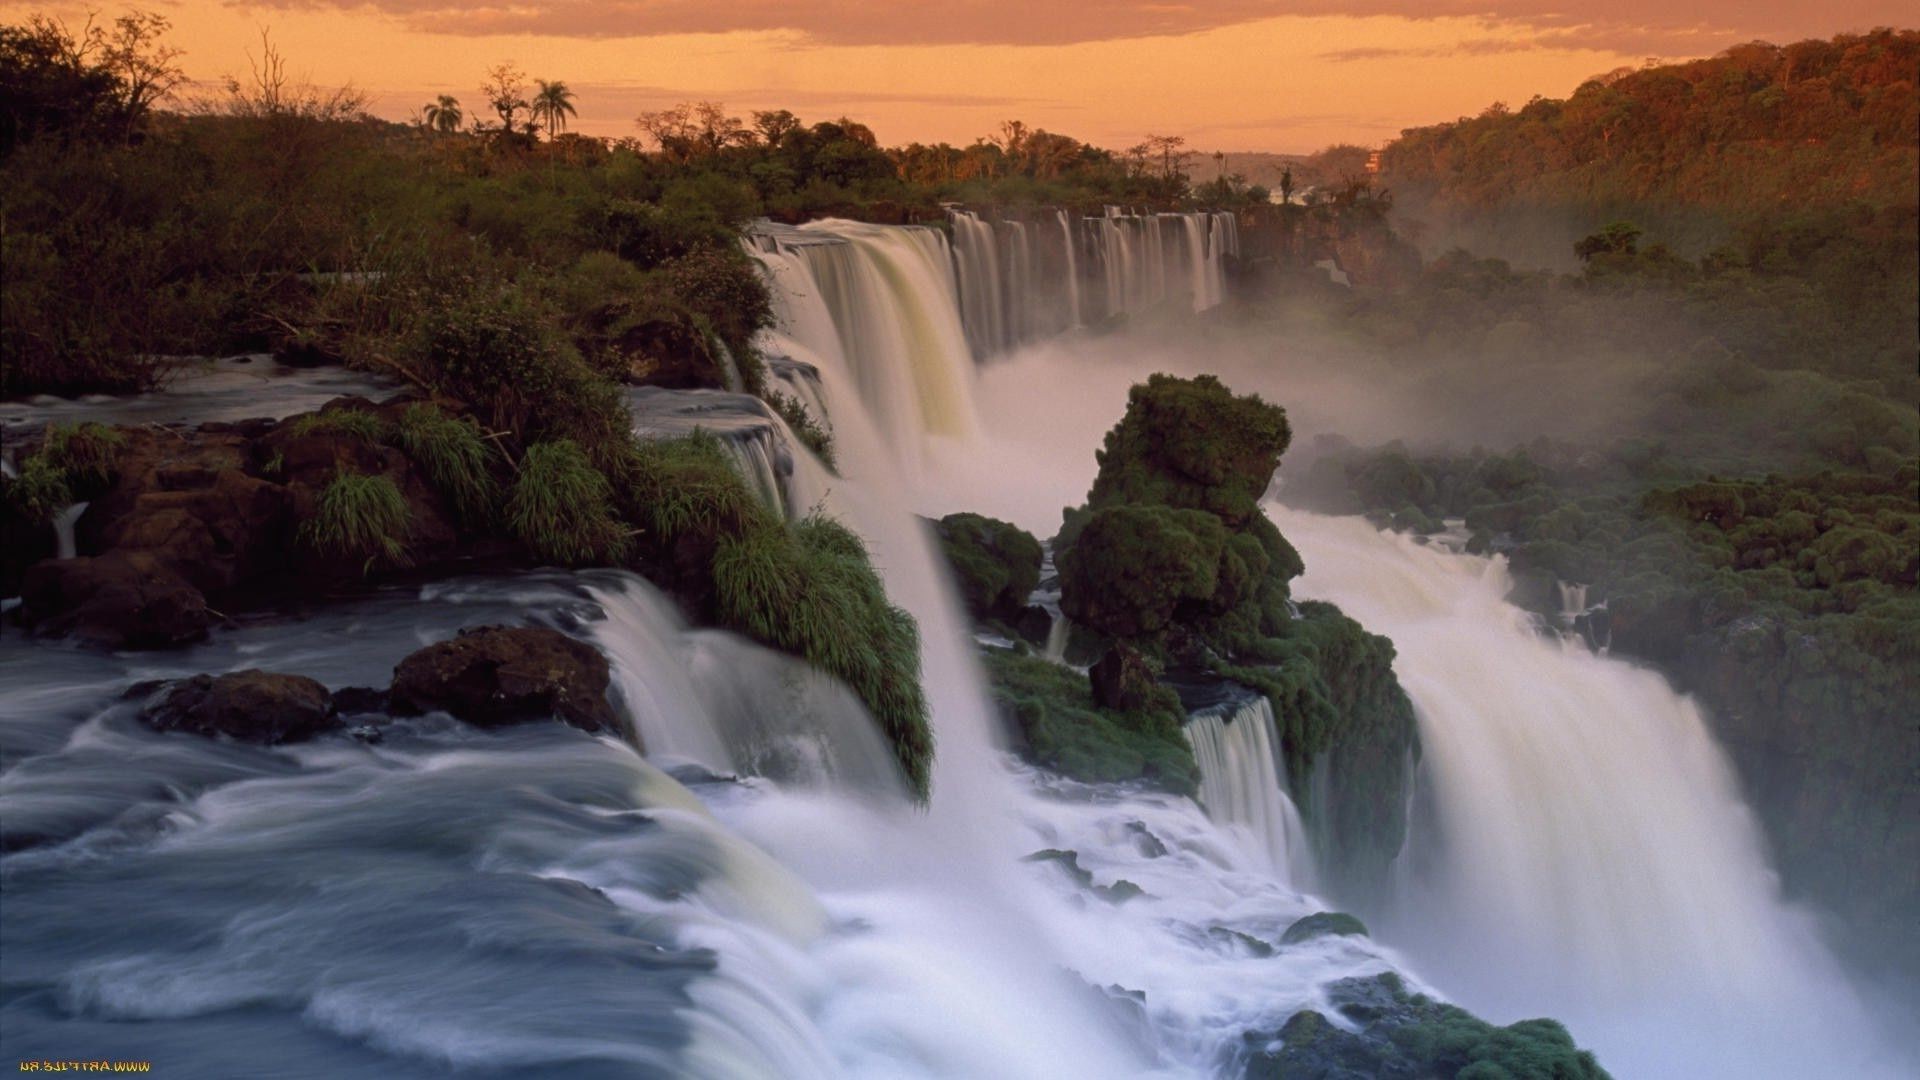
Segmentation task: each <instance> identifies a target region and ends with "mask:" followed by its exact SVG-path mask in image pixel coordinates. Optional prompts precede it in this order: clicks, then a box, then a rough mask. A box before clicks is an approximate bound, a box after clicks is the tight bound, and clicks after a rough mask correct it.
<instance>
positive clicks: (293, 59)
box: [0, 0, 1920, 153]
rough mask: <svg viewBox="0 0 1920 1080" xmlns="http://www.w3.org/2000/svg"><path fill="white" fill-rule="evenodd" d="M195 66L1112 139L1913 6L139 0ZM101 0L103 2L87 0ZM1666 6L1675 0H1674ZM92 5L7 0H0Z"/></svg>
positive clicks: (1230, 132) (1381, 102) (1429, 101)
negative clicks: (499, 75)
mask: <svg viewBox="0 0 1920 1080" xmlns="http://www.w3.org/2000/svg"><path fill="white" fill-rule="evenodd" d="M137 6H140V7H143V8H145V9H147V10H151V11H155V12H158V13H160V14H162V15H164V16H165V17H166V18H168V19H169V20H171V22H172V24H173V31H172V33H171V35H170V39H171V40H172V41H173V43H174V44H176V45H178V46H179V47H180V48H182V49H184V50H185V53H184V55H183V56H182V57H181V63H182V64H183V66H184V67H185V68H186V71H187V73H188V75H189V76H190V77H191V78H193V79H194V80H196V81H197V82H198V83H199V84H200V85H201V86H203V87H205V88H209V89H210V88H212V87H216V86H218V85H220V83H221V80H223V79H224V78H225V77H227V76H239V77H241V78H243V79H244V78H245V77H246V76H247V73H248V70H249V62H250V61H249V57H250V56H251V57H253V58H258V57H259V56H260V54H261V44H260V38H261V34H262V32H266V33H268V34H270V35H271V39H272V41H273V43H274V46H275V47H276V48H277V49H278V50H279V52H280V54H281V55H282V57H284V58H285V60H286V62H287V66H288V70H289V71H290V72H291V73H293V74H294V75H296V76H297V77H301V78H304V79H307V80H310V81H311V82H312V83H313V84H315V85H318V86H326V87H333V86H339V85H343V84H351V85H352V86H354V87H356V88H357V89H359V90H361V91H363V92H365V93H366V94H367V95H368V97H369V100H370V103H371V111H373V112H375V113H376V114H378V115H381V116H385V117H389V118H392V119H405V118H407V117H408V116H409V115H410V114H411V113H412V112H413V111H414V110H416V109H417V108H418V107H419V106H420V105H421V104H422V103H424V102H426V101H429V100H431V99H433V98H434V97H435V96H436V95H439V94H452V95H454V96H455V97H457V98H459V99H461V101H462V102H463V104H464V105H465V106H466V107H467V108H468V109H469V111H471V109H472V108H473V107H474V106H478V105H480V104H481V100H482V99H481V97H480V93H479V86H480V83H481V81H482V80H483V78H484V76H485V73H486V71H487V69H488V68H490V67H492V66H493V65H495V64H497V63H499V62H501V61H512V62H514V63H515V64H516V65H517V66H518V67H519V68H520V69H522V70H523V71H524V72H525V73H526V74H527V75H528V76H529V77H536V76H537V77H540V78H546V79H561V80H564V81H565V82H566V83H567V84H568V85H569V86H570V87H572V88H573V90H574V92H575V95H576V100H577V103H578V108H579V117H578V118H577V119H576V120H575V121H574V124H573V128H574V130H576V131H581V132H584V133H587V134H590V135H610V136H620V135H633V134H636V133H637V129H636V128H635V126H634V122H633V121H634V117H636V116H637V115H638V114H639V113H641V112H643V111H646V110H651V109H660V108H664V107H668V106H671V105H673V104H675V103H677V102H681V101H692V100H712V101H719V102H722V103H724V104H725V105H727V106H728V107H729V111H731V112H734V113H736V114H737V115H741V116H745V115H746V114H747V113H749V112H750V111H752V110H754V109H768V108H786V109H790V110H792V111H793V112H794V113H796V114H798V115H799V116H800V117H801V118H802V119H804V120H807V121H814V120H823V119H832V118H835V117H838V116H842V115H846V116H851V117H852V118H854V119H856V120H860V121H862V122H864V123H866V124H868V125H869V126H871V127H872V128H873V129H874V131H875V132H876V133H877V134H878V135H879V137H880V139H881V141H882V142H883V143H886V144H890V145H891V144H899V143H906V142H913V141H920V142H939V141H945V142H951V143H954V144H956V145H965V144H967V143H970V142H972V141H973V140H974V139H975V138H978V137H980V136H984V135H987V134H989V133H991V132H993V131H995V130H996V129H997V128H998V126H999V124H1000V123H1001V122H1002V121H1004V120H1010V119H1019V120H1023V121H1025V122H1026V123H1027V124H1028V125H1029V126H1031V127H1041V128H1045V129H1047V130H1049V131H1056V132H1060V133H1063V134H1067V135H1071V136H1074V137H1076V138H1079V139H1082V140H1085V141H1088V142H1092V143H1095V144H1097V145H1102V146H1108V147H1115V148H1121V147H1126V146H1130V145H1133V144H1134V143H1137V142H1139V141H1141V139H1142V138H1144V137H1145V136H1146V135H1148V134H1164V135H1184V136H1185V137H1186V138H1187V140H1188V145H1189V146H1190V147H1192V148H1194V149H1197V150H1202V151H1205V152H1212V151H1214V150H1227V151H1278V152H1291V153H1304V152H1310V151H1313V150H1317V149H1320V148H1322V147H1325V146H1328V145H1330V144H1333V143H1336V142H1355V143H1361V144H1364V145H1377V144H1379V143H1381V142H1384V141H1386V140H1387V139H1390V138H1392V137H1393V136H1395V135H1397V134H1398V133H1399V132H1400V131H1401V130H1402V129H1403V128H1408V127H1414V126H1418V125H1421V124H1431V123H1438V122H1442V121H1447V120H1452V119H1455V118H1457V117H1460V116H1466V115H1473V114H1476V113H1479V112H1480V111H1481V110H1482V109H1484V108H1485V107H1486V106H1487V105H1489V104H1490V103H1492V102H1495V101H1504V102H1506V103H1508V104H1510V105H1514V106H1518V105H1520V104H1522V103H1524V102H1525V101H1526V100H1527V99H1528V98H1530V97H1533V96H1534V95H1536V94H1538V95H1543V96H1547V97H1564V96H1566V95H1567V94H1568V93H1570V92H1571V91H1572V90H1573V89H1574V88H1575V87H1576V86H1578V85H1579V84H1580V83H1581V82H1582V81H1583V80H1584V79H1586V78H1588V77H1589V76H1592V75H1597V74H1600V73H1602V72H1606V71H1610V70H1613V69H1615V68H1618V67H1621V66H1623V65H1629V64H1631V65H1639V64H1641V63H1644V62H1645V61H1646V60H1647V59H1649V58H1654V57H1658V58H1662V59H1678V58H1685V57H1695V56H1706V55H1710V54H1712V53H1715V52H1718V51H1720V50H1721V49H1724V48H1726V47H1727V46H1729V45H1734V44H1738V43H1741V42H1746V41H1752V40H1756V39H1765V40H1770V41H1776V42H1785V41H1791V40H1796V39H1799V38H1803V37H1828V36H1831V35H1833V34H1835V33H1838V32H1841V31H1845V30H1860V29H1867V28H1869V27H1872V26H1876V25H1898V24H1901V23H1906V24H1912V23H1914V22H1916V21H1920V20H1915V19H1914V17H1913V15H1912V9H1911V8H1910V7H1908V6H1907V4H1906V3H1893V2H1887V0H1830V2H1827V3H1821V4H1809V3H1806V2H1805V0H1696V2H1694V3H1692V4H1675V3H1673V2H1672V0H1599V2H1589V3H1586V4H1582V5H1580V6H1579V7H1578V8H1577V9H1576V8H1575V7H1573V6H1572V0H1189V2H1185V3H1182V2H1179V0H1082V2H1079V3H1063V2H1050V0H944V2H934V3H928V2H923V0H899V2H894V3H884V2H882V3H872V2H861V0H480V2H479V3H471V4H459V3H453V2H450V0H265V2H261V0H141V2H140V3H139V4H138V5H137ZM91 8H92V10H95V11H97V12H99V13H100V17H111V16H112V15H114V14H117V13H118V11H119V10H120V9H119V8H117V7H115V6H113V5H112V4H111V3H96V4H94V5H91ZM1683 8H1684V10H1681V9H1683ZM88 10H89V6H87V5H73V4H67V3H62V2H57V0H56V2H47V3H28V4H22V3H17V2H14V0H0V18H4V19H5V20H6V21H9V22H12V21H17V20H19V19H21V18H23V17H24V16H25V15H27V14H28V13H33V12H37V13H44V14H48V15H53V16H56V17H60V18H64V19H66V20H67V21H68V22H69V23H74V24H77V23H79V22H83V21H84V20H85V19H86V17H87V12H88Z"/></svg>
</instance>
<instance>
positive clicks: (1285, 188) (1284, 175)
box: [1280, 165, 1293, 204]
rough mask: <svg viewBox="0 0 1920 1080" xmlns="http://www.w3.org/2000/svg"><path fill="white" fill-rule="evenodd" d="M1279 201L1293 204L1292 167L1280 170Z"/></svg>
mask: <svg viewBox="0 0 1920 1080" xmlns="http://www.w3.org/2000/svg"><path fill="white" fill-rule="evenodd" d="M1280 201H1281V202H1283V203H1289V204H1290V203H1292V202H1293V166H1291V165H1289V166H1287V167H1286V168H1284V169H1281V170H1280Z"/></svg>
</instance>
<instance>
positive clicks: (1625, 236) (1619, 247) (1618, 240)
mask: <svg viewBox="0 0 1920 1080" xmlns="http://www.w3.org/2000/svg"><path fill="white" fill-rule="evenodd" d="M1639 250H1640V227H1639V226H1637V225H1635V224H1633V223H1632V222H1627V221H1616V222H1613V223H1612V224H1610V225H1608V226H1606V227H1605V228H1603V229H1601V230H1600V231H1599V232H1597V233H1594V234H1592V235H1590V236H1587V237H1584V238H1583V239H1581V240H1580V242H1578V243H1576V244H1574V245H1573V253H1574V254H1576V255H1578V256H1580V261H1581V262H1592V261H1593V260H1594V258H1595V257H1597V256H1602V255H1634V254H1637V253H1638V252H1639Z"/></svg>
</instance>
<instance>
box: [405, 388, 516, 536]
mask: <svg viewBox="0 0 1920 1080" xmlns="http://www.w3.org/2000/svg"><path fill="white" fill-rule="evenodd" d="M396 435H397V439H398V441H399V443H400V448H401V449H402V450H404V451H406V454H407V456H408V457H410V458H412V459H413V460H414V462H415V463H416V464H418V465H419V466H420V467H421V468H423V469H425V470H426V472H427V476H428V477H429V478H430V479H431V480H432V481H433V484H434V486H435V487H437V488H439V489H440V492H441V494H443V495H445V496H446V497H447V499H448V500H449V501H450V502H452V503H453V505H454V508H455V509H457V510H458V511H459V512H460V517H461V518H462V519H463V520H464V521H466V522H467V523H468V524H470V525H474V524H481V523H484V522H486V521H488V520H490V519H491V518H492V517H493V515H494V511H495V507H496V505H497V504H498V502H499V498H500V485H499V484H497V483H495V482H494V479H493V473H492V465H493V462H494V458H495V453H494V449H493V444H492V443H490V442H488V441H487V439H486V438H485V437H483V436H482V435H481V434H480V428H479V426H478V425H477V424H475V423H474V422H473V421H472V420H471V419H470V418H464V417H463V418H461V419H455V418H453V417H451V416H448V415H447V414H446V413H445V412H444V411H442V410H441V409H440V408H439V407H438V406H435V405H413V406H409V407H408V408H407V411H406V412H404V413H402V414H401V416H400V424H399V427H398V428H397V429H396Z"/></svg>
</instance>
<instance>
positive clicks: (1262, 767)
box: [1185, 696, 1315, 888]
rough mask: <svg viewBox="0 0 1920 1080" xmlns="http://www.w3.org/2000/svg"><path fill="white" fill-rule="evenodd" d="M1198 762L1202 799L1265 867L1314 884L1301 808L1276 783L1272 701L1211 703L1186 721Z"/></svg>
mask: <svg viewBox="0 0 1920 1080" xmlns="http://www.w3.org/2000/svg"><path fill="white" fill-rule="evenodd" d="M1185 730H1186V736H1187V742H1188V743H1190V744H1192V746H1193V758H1194V761H1195V762H1196V763H1197V764H1199V766H1200V805H1201V806H1204V807H1206V810H1207V815H1208V816H1209V817H1211V818H1213V819H1214V820H1215V821H1217V822H1220V823H1221V824H1222V825H1225V826H1227V827H1228V828H1229V829H1230V830H1232V831H1234V832H1236V833H1240V834H1243V836H1244V840H1245V842H1246V845H1247V847H1248V849H1249V850H1250V851H1252V852H1253V853H1254V855H1255V857H1256V858H1258V859H1260V860H1262V861H1263V863H1264V865H1265V866H1266V867H1267V869H1268V870H1269V871H1270V872H1272V873H1273V874H1275V875H1276V876H1278V877H1279V878H1280V879H1281V880H1284V881H1290V882H1293V883H1294V884H1295V885H1297V886H1299V887H1300V888H1312V887H1313V885H1314V877H1315V875H1314V870H1313V850H1312V848H1311V847H1310V846H1309V843H1308V840H1307V830H1306V826H1305V825H1304V824H1302V823H1301V821H1300V811H1299V810H1298V809H1296V808H1295V807H1294V805H1293V800H1292V799H1290V798H1288V797H1287V793H1286V792H1285V791H1284V790H1282V789H1281V787H1280V774H1281V761H1280V736H1279V733H1278V732H1277V731H1275V730H1274V724H1273V705H1272V704H1271V703H1270V702H1268V700H1267V699H1266V697H1264V696H1261V697H1256V698H1254V699H1253V700H1251V701H1249V702H1246V703H1244V704H1242V705H1240V706H1238V707H1236V708H1232V709H1228V708H1226V707H1221V708H1216V709H1209V710H1206V711H1204V712H1200V713H1197V714H1195V715H1194V717H1193V719H1192V720H1191V721H1189V722H1188V724H1187V726H1186V729H1185Z"/></svg>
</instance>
